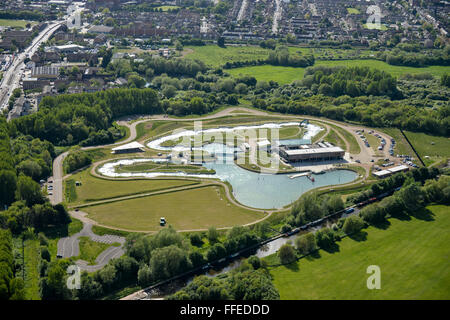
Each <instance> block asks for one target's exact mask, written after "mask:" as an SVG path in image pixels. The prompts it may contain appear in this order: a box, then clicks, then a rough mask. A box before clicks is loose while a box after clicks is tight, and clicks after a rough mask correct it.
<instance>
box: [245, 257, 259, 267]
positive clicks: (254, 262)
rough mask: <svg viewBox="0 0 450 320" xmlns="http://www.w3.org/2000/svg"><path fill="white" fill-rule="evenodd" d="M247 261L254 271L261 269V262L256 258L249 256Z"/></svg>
mask: <svg viewBox="0 0 450 320" xmlns="http://www.w3.org/2000/svg"><path fill="white" fill-rule="evenodd" d="M247 261H248V263H250V264H251V265H252V267H253V269H255V270H258V269H259V268H260V267H261V260H260V259H259V258H258V257H257V256H251V257H250V258H248V260H247Z"/></svg>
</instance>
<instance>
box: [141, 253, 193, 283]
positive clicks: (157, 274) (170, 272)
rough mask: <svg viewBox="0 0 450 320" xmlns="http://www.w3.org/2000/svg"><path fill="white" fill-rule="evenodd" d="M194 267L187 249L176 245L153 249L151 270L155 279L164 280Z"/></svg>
mask: <svg viewBox="0 0 450 320" xmlns="http://www.w3.org/2000/svg"><path fill="white" fill-rule="evenodd" d="M191 267H192V263H191V261H190V260H189V258H188V254H187V252H186V250H184V249H181V248H179V247H177V246H175V245H170V246H168V247H163V248H158V249H155V250H153V251H152V256H151V258H150V270H151V271H152V277H153V279H155V280H162V279H166V278H170V277H173V276H175V275H177V274H179V273H182V272H185V271H187V270H189V269H190V268H191Z"/></svg>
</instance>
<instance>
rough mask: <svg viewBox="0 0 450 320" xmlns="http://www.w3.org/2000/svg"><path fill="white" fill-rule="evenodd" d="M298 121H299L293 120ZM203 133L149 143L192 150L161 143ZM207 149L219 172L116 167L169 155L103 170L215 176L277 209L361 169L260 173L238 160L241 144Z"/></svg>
mask: <svg viewBox="0 0 450 320" xmlns="http://www.w3.org/2000/svg"><path fill="white" fill-rule="evenodd" d="M293 124H294V125H298V123H293ZM283 125H292V123H289V124H264V125H259V126H253V128H259V127H280V126H283ZM238 128H239V129H242V128H248V127H245V126H240V127H235V128H218V129H207V130H204V131H205V132H208V131H233V130H237V129H238ZM319 129H320V128H318V127H317V126H314V125H311V124H309V125H308V132H307V133H306V134H305V136H304V138H310V137H311V136H313V135H314V134H316V133H317V132H319V131H320V130H319ZM194 133H195V134H199V133H200V131H198V132H194V131H190V132H182V133H179V134H177V135H171V136H165V137H163V138H159V139H157V140H153V141H151V142H150V143H149V144H148V146H149V147H150V148H152V149H156V150H164V151H174V150H180V151H181V150H188V148H186V147H178V146H175V147H162V146H161V143H162V142H164V141H167V140H176V139H178V137H182V136H188V135H192V134H194ZM195 149H197V150H198V149H202V150H205V151H207V152H208V153H209V154H214V155H215V157H216V159H217V160H216V161H215V162H206V163H203V164H202V165H203V166H204V167H205V168H208V169H214V170H215V172H216V173H215V174H186V173H185V172H174V173H167V172H125V173H124V172H121V173H118V172H116V171H115V167H117V166H120V165H130V164H133V163H137V162H146V161H147V162H148V161H154V162H164V161H168V160H165V159H122V160H117V161H114V162H109V163H106V164H104V165H103V166H102V167H101V168H100V169H99V172H100V173H101V174H103V175H105V176H109V177H147V178H154V177H160V176H175V177H196V178H199V177H200V178H211V179H219V180H221V181H224V182H228V183H230V184H231V186H232V188H233V195H234V197H235V198H236V200H237V201H239V202H240V203H242V204H243V205H246V206H249V207H252V208H259V209H273V208H277V209H278V208H282V207H284V206H286V205H289V204H291V203H292V202H293V201H295V200H297V199H298V198H299V197H300V196H301V195H302V194H303V193H305V192H306V191H308V190H311V189H313V188H318V187H323V186H329V185H337V184H345V183H348V182H351V181H353V180H355V179H356V178H357V176H358V175H357V173H356V172H354V171H351V170H335V171H327V172H325V173H323V174H318V175H314V174H313V175H312V176H313V177H314V180H315V181H314V182H312V181H311V180H309V179H308V177H306V176H302V177H297V178H294V179H291V178H290V176H292V175H293V173H291V174H268V173H266V174H265V173H256V172H252V171H248V170H245V169H242V168H241V167H239V166H238V165H236V164H235V163H234V153H235V152H237V153H240V152H242V151H241V150H240V149H239V148H236V149H235V148H233V147H229V146H226V145H224V144H218V143H211V144H207V145H204V146H201V147H200V148H195Z"/></svg>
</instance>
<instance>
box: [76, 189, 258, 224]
mask: <svg viewBox="0 0 450 320" xmlns="http://www.w3.org/2000/svg"><path fill="white" fill-rule="evenodd" d="M83 210H84V211H86V212H88V213H89V218H91V219H93V220H95V221H98V222H99V223H101V224H103V225H107V226H111V227H120V228H125V229H130V230H138V231H147V230H148V231H150V230H154V231H157V230H159V229H161V227H160V226H159V218H160V217H165V218H166V220H167V223H168V224H170V225H172V226H173V227H174V228H175V229H177V230H187V229H207V228H208V227H210V226H216V227H232V226H235V225H241V224H245V223H249V222H252V221H254V220H257V219H260V218H262V217H264V215H263V214H262V213H256V212H253V211H250V210H247V209H244V208H241V207H237V206H235V205H233V204H231V203H230V202H229V201H228V199H227V198H226V196H225V191H224V189H223V188H222V187H216V186H209V187H202V188H198V189H192V190H185V191H178V192H167V193H164V194H161V195H154V196H149V197H143V198H138V199H130V200H124V201H120V202H113V203H108V204H102V205H98V206H92V207H87V208H85V209H83Z"/></svg>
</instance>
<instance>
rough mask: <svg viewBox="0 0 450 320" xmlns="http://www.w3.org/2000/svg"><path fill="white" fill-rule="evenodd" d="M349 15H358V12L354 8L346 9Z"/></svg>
mask: <svg viewBox="0 0 450 320" xmlns="http://www.w3.org/2000/svg"><path fill="white" fill-rule="evenodd" d="M347 12H348V13H349V14H359V10H358V9H356V8H347Z"/></svg>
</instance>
